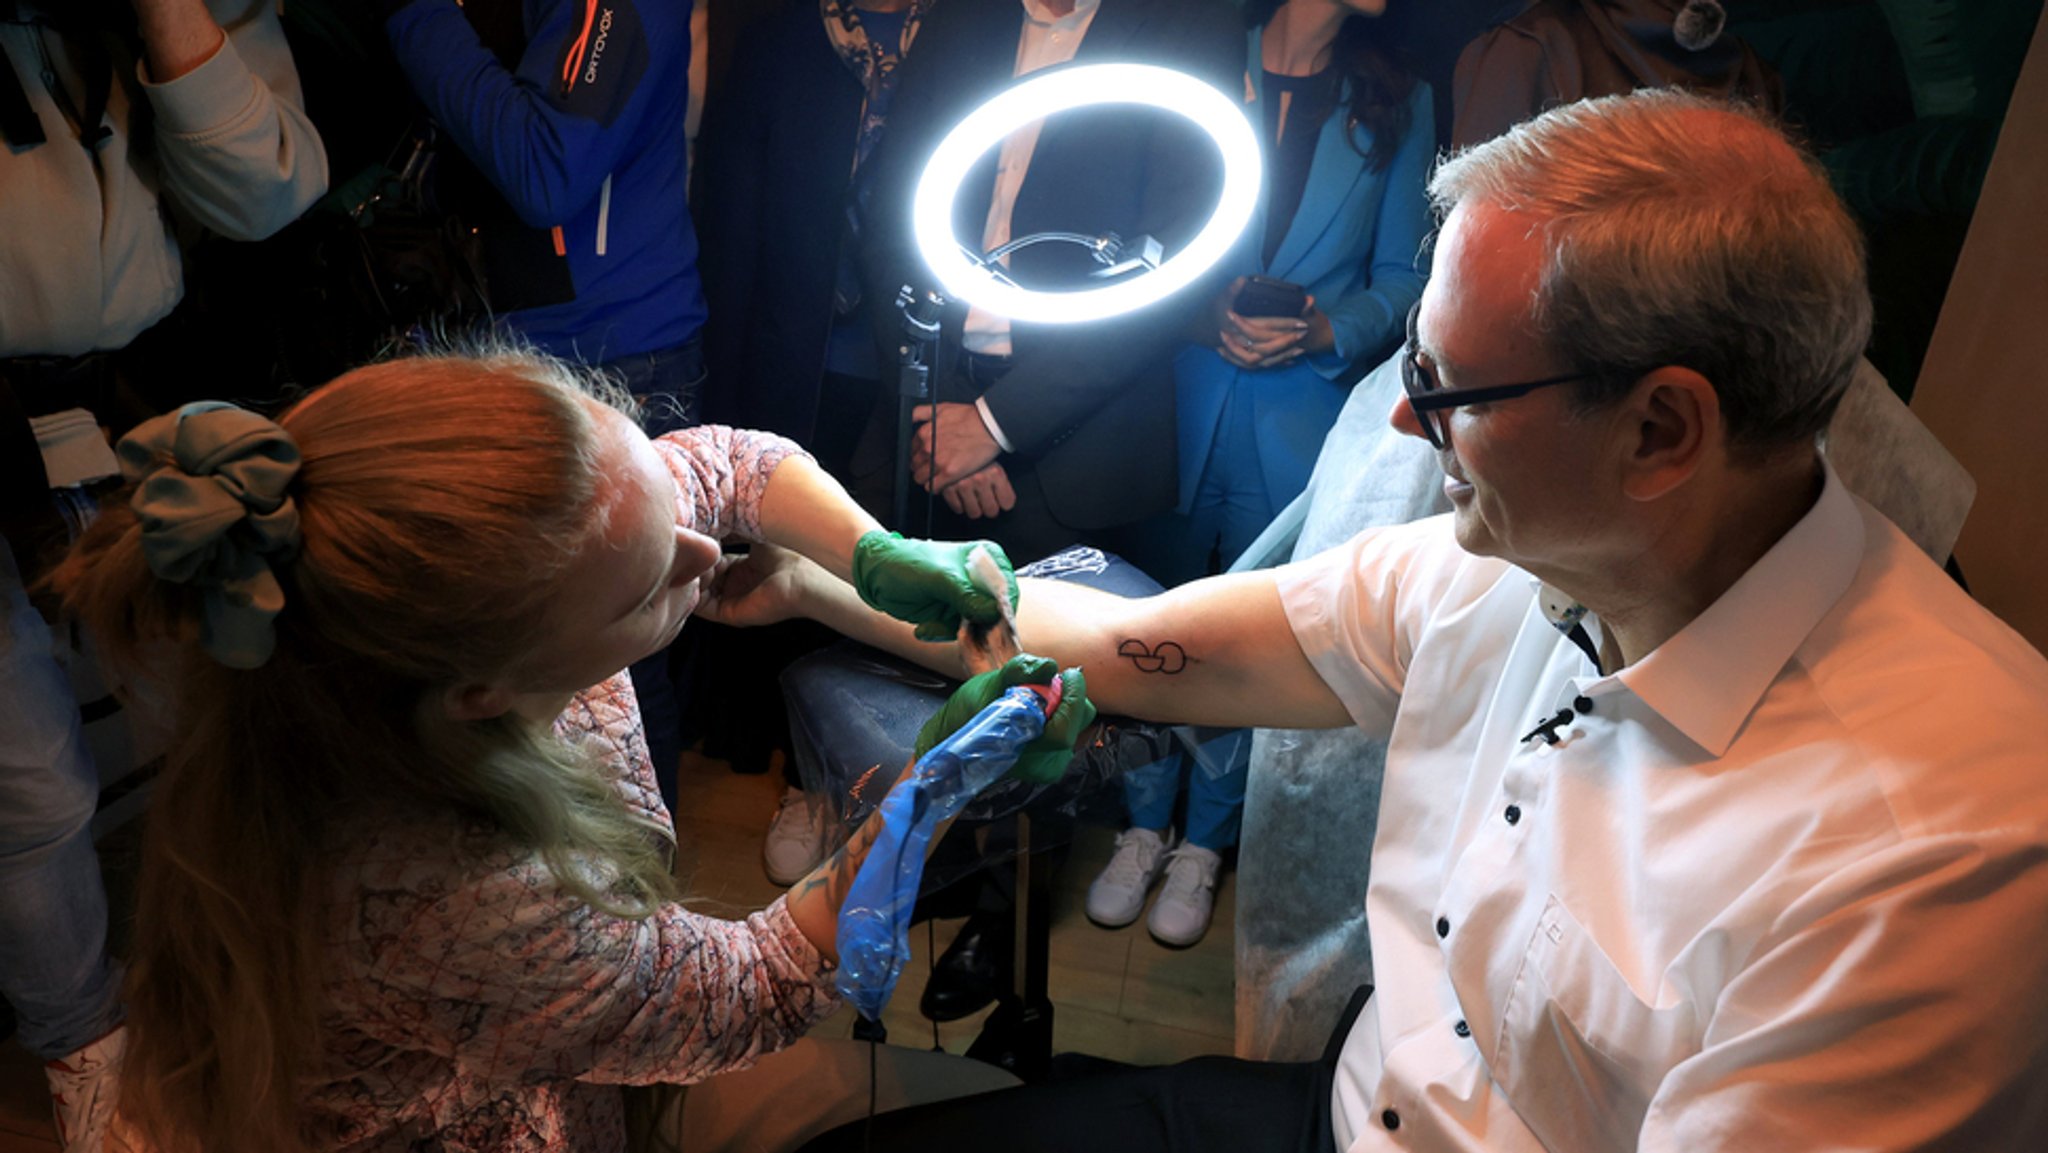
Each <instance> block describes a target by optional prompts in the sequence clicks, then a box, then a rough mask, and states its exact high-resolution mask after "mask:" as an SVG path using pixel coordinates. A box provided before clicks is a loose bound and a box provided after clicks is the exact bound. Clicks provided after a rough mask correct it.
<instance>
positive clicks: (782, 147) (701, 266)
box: [691, 3, 887, 445]
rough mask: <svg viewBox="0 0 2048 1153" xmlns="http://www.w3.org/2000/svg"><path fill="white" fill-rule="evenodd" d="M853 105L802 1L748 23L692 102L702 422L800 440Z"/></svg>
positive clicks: (842, 72)
mask: <svg viewBox="0 0 2048 1153" xmlns="http://www.w3.org/2000/svg"><path fill="white" fill-rule="evenodd" d="M860 103H861V85H860V81H858V80H856V79H855V78H854V75H853V73H852V72H851V71H850V70H848V69H847V67H846V65H845V64H843V63H841V62H840V59H839V55H838V53H837V52H835V51H833V49H832V42H831V39H830V38H829V37H828V36H827V35H826V33H825V26H824V22H823V21H821V20H820V19H819V18H818V6H817V5H816V4H815V3H811V4H793V5H790V6H789V7H786V8H784V9H783V10H781V11H780V12H777V13H775V14H773V15H770V16H767V17H764V18H762V19H761V20H760V21H759V22H757V23H755V24H753V25H751V26H749V27H748V28H747V30H746V32H745V34H744V35H743V36H742V38H741V40H740V46H739V49H738V51H737V53H736V54H735V56H734V59H733V63H732V67H731V68H730V69H729V70H728V72H727V81H726V84H725V87H724V88H723V89H721V90H720V91H719V92H718V93H717V98H716V99H713V100H710V101H707V102H706V107H705V112H704V128H703V131H702V132H701V133H700V134H699V137H698V144H697V162H696V174H695V177H694V180H695V188H694V190H693V191H694V196H693V198H692V202H691V214H692V215H693V216H694V217H695V219H696V224H697V235H698V244H699V254H698V270H699V272H700V273H701V274H702V276H703V279H704V295H705V300H706V303H707V304H708V306H709V309H710V316H709V318H708V319H707V320H706V321H705V323H704V352H705V359H706V367H707V368H708V369H709V370H710V376H709V382H708V386H707V393H706V396H705V398H704V402H705V416H706V418H707V419H710V420H713V421H717V422H719V423H723V424H733V425H737V426H739V427H742V428H761V429H768V430H770V431H773V432H779V433H781V434H783V435H784V436H788V437H793V438H794V439H796V440H798V441H801V442H802V443H804V444H807V445H808V444H810V443H811V442H812V437H813V436H814V434H815V433H816V421H817V412H818V385H819V382H820V380H821V379H822V378H823V376H824V371H825V345H826V340H827V339H828V337H829V336H830V333H831V328H832V308H833V304H832V301H833V289H834V286H835V283H836V280H837V272H838V264H839V249H840V242H841V238H842V234H843V231H844V205H845V202H846V194H847V184H848V182H849V175H850V172H851V167H852V164H853V148H854V134H855V130H856V128H857V126H858V120H859V117H860ZM885 363H887V362H885Z"/></svg>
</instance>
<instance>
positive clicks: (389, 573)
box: [51, 349, 674, 1153]
mask: <svg viewBox="0 0 2048 1153" xmlns="http://www.w3.org/2000/svg"><path fill="white" fill-rule="evenodd" d="M615 391H616V390H609V389H607V388H606V387H605V386H604V384H603V382H601V381H592V380H590V379H587V378H584V377H581V376H579V375H578V374H577V373H575V372H573V371H571V370H570V369H568V368H567V367H566V366H564V365H562V364H560V363H559V362H556V361H553V360H550V359H548V358H545V357H542V356H539V355H537V354H533V353H529V352H523V351H518V350H505V349H497V350H489V351H486V352H484V353H483V354H482V355H474V354H472V355H433V356H425V357H419V358H414V359H407V360H399V361H392V362H389V363H384V364H378V365H373V366H371V367H367V368H362V369H358V370H356V371H354V372H351V373H348V374H347V375H344V376H342V377H341V378H339V379H337V380H336V381H334V382H333V383H332V384H330V385H328V386H326V387H325V388H323V389H321V390H319V391H318V392H316V393H314V394H312V395H311V396H309V397H308V398H306V399H305V400H302V401H300V402H299V403H298V404H296V405H295V406H293V407H292V408H291V409H289V410H288V411H286V412H285V413H284V414H283V415H282V416H281V417H279V418H278V423H279V424H281V425H282V426H283V427H284V428H285V430H286V431H287V432H289V433H290V435H291V437H292V438H293V440H294V441H296V442H297V444H298V447H299V450H300V452H301V454H302V456H303V465H302V467H301V469H300V471H299V473H298V475H297V477H296V478H294V480H293V481H292V483H291V497H292V499H293V500H295V501H296V502H297V506H298V509H299V515H300V517H301V521H302V532H303V540H302V543H301V546H300V549H299V552H298V555H297V557H296V559H293V560H291V561H288V562H286V563H283V564H281V565H279V566H277V568H278V573H277V575H278V577H279V580H280V582H281V583H282V585H283V587H284V593H285V607H284V610H283V612H282V613H280V614H279V616H278V617H277V621H276V626H277V648H276V652H275V654H274V655H273V656H272V657H271V659H270V660H269V661H268V662H267V663H265V664H264V665H263V667H261V668H259V669H254V670H247V671H243V670H236V669H231V668H227V667H225V666H223V665H220V664H218V663H216V662H214V661H213V660H212V659H210V658H208V657H207V656H206V655H205V654H204V653H202V652H200V651H199V649H198V648H197V646H196V645H193V644H191V643H189V641H183V640H180V638H186V637H189V636H190V634H191V632H192V630H191V628H190V618H191V614H192V613H193V612H194V611H196V607H195V604H194V602H193V594H192V592H191V590H189V589H187V588H185V587H181V586H175V585H169V584H165V583H163V582H160V581H158V580H156V579H155V578H154V577H153V576H152V575H151V573H150V571H149V568H148V567H147V565H146V564H145V563H144V560H143V556H142V552H141V545H140V536H141V532H140V528H139V526H138V525H137V522H136V517H135V514H134V513H133V512H131V511H130V510H129V508H128V507H127V503H126V500H125V494H124V497H122V498H116V499H114V500H111V501H109V502H108V505H107V508H106V510H105V512H104V513H103V514H102V515H101V516H100V518H99V520H98V521H97V522H96V523H95V524H94V525H93V526H92V527H91V528H90V529H89V530H88V531H87V533H86V534H85V536H84V537H83V538H82V539H81V540H80V541H79V542H78V544H77V545H76V546H75V547H74V548H73V549H72V551H71V553H70V554H69V556H68V557H67V558H66V559H65V560H64V561H63V562H62V564H61V565H60V566H59V567H58V569H57V570H56V571H55V573H54V574H53V576H52V577H51V584H52V586H53V587H54V589H55V590H56V592H57V593H58V594H59V596H60V597H61V598H62V602H63V604H64V606H65V608H66V609H67V611H68V612H69V613H71V614H72V615H73V616H74V617H75V618H76V619H77V620H78V621H79V622H80V623H81V624H82V625H83V626H84V627H85V628H86V630H87V631H88V633H89V635H91V636H93V637H94V638H96V641H97V643H98V646H99V648H100V649H101V650H102V652H103V654H104V655H105V656H106V657H107V659H108V660H109V662H110V663H112V664H113V665H115V666H116V667H125V668H128V669H131V670H134V669H140V668H144V667H147V668H148V670H149V671H150V672H151V673H153V674H155V675H156V676H158V677H159V678H160V679H161V680H162V681H163V682H165V683H167V684H168V685H169V686H170V702H171V708H172V709H173V714H172V721H173V725H174V730H175V732H174V737H173V742H172V745H171V748H170V750H169V752H168V754H167V757H166V763H165V768H164V771H163V774H162V776H161V778H160V781H159V783H158V785H157V788H156V792H155V795H154V797H153V799H152V801H151V813H150V818H149V827H148V830H147V833H146V835H145V840H144V848H143V865H142V870H141V880H140V888H139V893H138V899H137V905H138V911H137V918H136V926H135V935H134V943H133V947H132V949H131V956H130V960H129V978H128V1001H129V1009H128V1022H129V1034H130V1039H129V1048H128V1056H127V1065H126V1070H125V1072H124V1075H123V1077H122V1113H123V1115H124V1119H125V1121H126V1123H127V1124H129V1125H131V1126H133V1127H134V1128H136V1129H137V1130H139V1131H140V1135H141V1136H142V1137H144V1138H145V1139H146V1140H148V1141H149V1142H150V1143H151V1144H153V1145H154V1146H155V1147H156V1148H159V1149H163V1150H167V1151H178V1153H182V1151H185V1150H195V1151H196V1150H203V1151H205V1153H243V1151H247V1153H257V1151H261V1153H280V1151H283V1153H295V1151H298V1150H303V1149H307V1148H309V1147H310V1146H311V1145H312V1143H313V1142H314V1141H315V1140H316V1139H317V1135H315V1134H309V1133H307V1132H306V1131H305V1121H304V1118H303V1116H302V1114H301V1112H300V1110H299V1102H298V1086H299V1085H300V1083H301V1081H302V1079H303V1078H305V1077H307V1076H309V1075H312V1074H314V1073H316V1072H317V1067H318V1062H319V1056H320V1052H321V1041H322V1037H321V1028H320V1018H321V1013H322V1007H323V1005H324V1003H325V1000H326V998H325V996H324V993H323V986H324V977H323V972H324V971H323V967H322V956H321V948H320V925H321V923H322V918H323V915H324V914H323V911H322V907H323V904H324V903H325V899H326V894H325V888H324V878H323V874H322V865H323V861H322V852H323V850H324V849H325V848H327V847H328V846H330V845H331V838H330V833H331V831H332V830H333V829H334V828H335V827H336V822H337V821H338V820H339V819H341V818H344V817H346V816H348V815H349V814H351V813H354V812H358V811H361V810H363V809H364V808H365V807H366V806H370V805H375V804H388V803H391V802H392V801H393V800H396V801H398V802H399V803H413V804H420V805H426V806H433V807H437V808H440V809H445V810H446V811H448V812H450V813H451V814H452V815H456V816H458V817H460V818H461V819H466V820H474V819H481V820H484V821H488V822H490V823H492V824H494V825H495V826H496V827H497V828H499V829H501V830H502V831H503V833H504V835H505V836H507V837H509V838H512V839H513V840H514V841H516V842H517V843H519V844H521V845H523V846H526V847H528V848H530V849H532V850H533V851H536V852H537V853H539V854H540V855H541V857H542V858H543V860H545V861H546V863H547V864H548V865H549V867H550V868H551V869H552V870H553V873H554V876H555V878H556V879H557V881H558V882H559V883H560V884H561V885H562V887H563V888H564V889H565V890H567V891H569V892H570V893H572V894H574V895H576V896H577V897H579V898H581V899H582V900H584V901H586V902H588V903H589V904H590V905H592V906H593V907H596V908H600V909H603V910H605V911H608V912H612V913H617V914H622V915H627V916H644V915H646V914H648V913H649V912H651V911H652V909H653V908H654V907H655V905H656V904H658V903H659V902H661V901H662V900H665V899H669V898H671V897H672V896H673V895H674V893H673V883H672V882H671V881H670V879H669V874H668V870H667V867H666V862H665V860H664V858H663V853H662V851H661V849H660V847H658V845H657V843H656V841H655V839H654V838H653V837H651V836H650V835H649V830H648V829H647V827H646V826H645V825H644V824H642V823H641V822H640V821H638V820H636V819H635V818H634V816H633V815H632V814H631V812H630V811H629V809H628V808H627V806H626V805H625V803H624V801H623V799H622V798H621V796H620V794H619V793H618V791H617V790H616V788H615V787H614V786H613V785H611V784H609V783H608V782H607V780H606V779H605V777H604V776H603V775H602V774H601V773H600V771H599V769H598V767H597V766H596V765H595V764H594V763H593V762H592V761H590V760H589V758H588V757H587V756H586V755H585V754H583V753H582V752H580V751H579V750H578V749H577V748H576V747H574V746H573V745H571V744H569V743H568V742H565V741H563V740H561V739H560V738H558V737H556V736H555V735H554V733H553V731H552V729H551V728H550V726H548V725H545V724H540V723H536V722H532V721H529V720H524V719H521V718H519V717H517V716H510V715H508V716H504V717H499V718H495V719H492V720H486V721H481V722H456V721H452V720H450V719H448V717H447V716H446V713H445V710H444V709H443V708H442V697H443V694H444V692H445V690H446V688H447V687H448V686H450V685H456V684H462V683H468V682H476V681H486V680H489V679H491V678H492V677H493V676H494V675H496V674H502V673H504V672H506V671H507V670H511V669H515V668H517V667H518V666H519V663H520V661H521V660H522V659H523V658H524V657H525V656H526V652H525V644H526V638H527V637H528V636H529V635H530V633H529V630H530V628H531V626H532V625H533V623H534V622H535V621H537V620H539V619H541V618H543V617H544V616H545V615H546V614H548V613H549V612H550V611H551V609H552V607H553V604H554V601H553V598H554V596H555V588H556V582H557V580H558V578H559V577H560V576H561V575H562V574H563V572H564V570H565V569H566V568H567V567H568V566H569V565H570V563H571V562H572V561H574V560H575V559H576V558H577V557H578V556H579V554H580V553H581V552H582V551H583V550H584V549H586V548H588V547H592V545H593V542H595V541H597V540H598V539H599V538H600V536H601V534H602V532H603V530H604V522H605V520H606V513H607V511H608V509H609V506H610V501H611V494H610V493H609V492H608V491H607V489H608V486H607V485H606V484H605V483H604V476H603V473H602V470H601V466H600V458H599V445H600V443H601V438H600V426H599V422H598V418H597V416H596V414H595V413H594V412H593V411H592V410H591V408H590V407H589V405H588V403H587V402H586V400H585V397H587V396H591V395H597V396H599V397H600V399H605V400H607V401H611V400H614V399H615V397H614V396H613V393H614V392H615ZM164 649H168V650H169V653H170V656H169V657H168V659H163V658H161V657H160V656H158V655H157V654H158V653H159V652H160V651H161V650H164Z"/></svg>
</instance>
